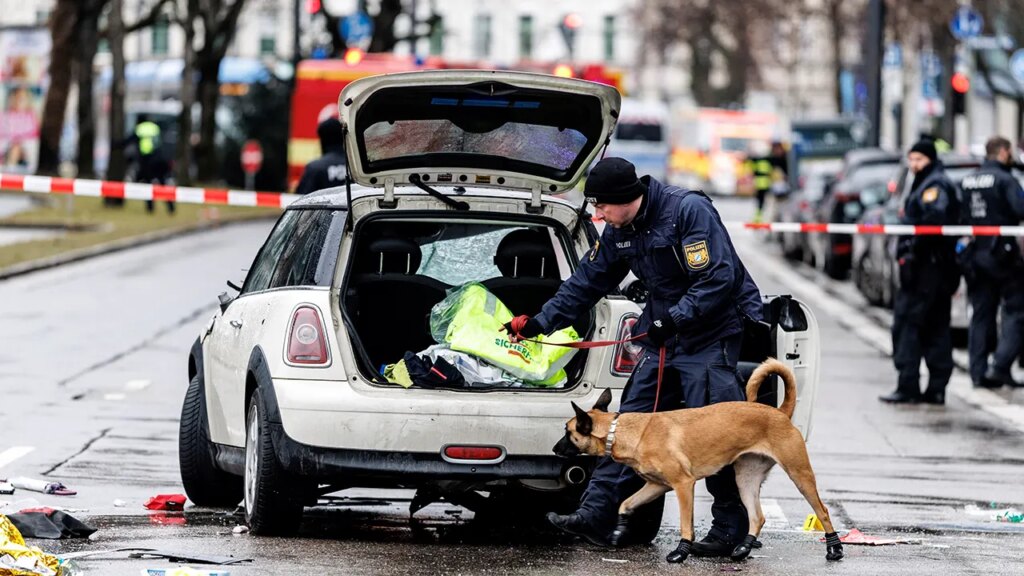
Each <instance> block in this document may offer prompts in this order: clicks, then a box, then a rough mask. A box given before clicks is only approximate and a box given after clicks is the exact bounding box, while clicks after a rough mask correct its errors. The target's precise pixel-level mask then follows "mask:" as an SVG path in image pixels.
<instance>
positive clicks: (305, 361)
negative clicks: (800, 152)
mask: <svg viewBox="0 0 1024 576" xmlns="http://www.w3.org/2000/svg"><path fill="white" fill-rule="evenodd" d="M340 109H341V119H342V123H343V125H344V126H345V127H346V130H347V132H346V138H347V149H348V159H349V166H350V170H351V178H352V182H353V185H352V186H351V187H350V188H348V189H347V188H346V187H339V188H332V189H328V190H322V191H319V192H317V193H314V194H311V195H309V196H306V197H304V198H302V199H300V200H298V201H297V202H295V203H293V204H292V205H291V206H289V207H288V209H287V210H285V211H284V213H283V214H282V216H281V218H280V219H279V220H278V222H277V225H276V226H275V227H274V229H273V231H272V232H271V233H270V236H269V237H268V238H267V240H266V243H265V244H264V245H263V247H262V248H261V249H260V251H259V253H258V255H257V256H256V259H255V261H254V262H253V264H252V266H251V267H250V269H249V272H248V275H247V277H246V279H245V282H244V284H243V286H242V287H241V289H240V293H239V294H238V296H236V297H234V298H231V297H229V296H227V294H222V295H221V310H220V313H219V314H217V315H216V316H214V318H213V319H212V320H211V321H210V322H209V324H208V325H207V326H206V327H205V329H204V330H203V331H202V333H201V334H200V335H199V338H198V339H197V340H196V342H195V344H194V345H193V347H192V349H191V351H190V354H189V361H188V371H189V378H190V384H189V388H188V392H187V394H186V396H185V401H184V406H183V408H182V416H181V426H180V465H181V475H182V481H183V483H184V487H185V491H186V493H187V494H188V496H189V498H190V499H191V500H192V501H193V502H194V503H195V504H197V505H203V506H234V505H236V504H237V503H238V502H239V500H243V501H244V506H245V515H246V521H247V522H248V524H249V526H250V527H251V529H252V531H253V533H257V534H267V533H279V534H282V533H283V534H287V533H292V532H294V531H295V530H296V529H297V528H298V526H299V524H300V521H301V518H302V512H303V506H306V505H313V504H315V503H316V501H317V497H318V496H319V495H321V494H327V493H330V492H334V491H338V490H341V489H345V488H350V487H405V488H416V489H418V493H417V498H416V499H414V501H413V506H412V511H413V512H415V511H416V510H417V509H418V508H420V507H422V506H424V505H426V504H429V503H430V502H432V501H435V500H438V499H441V498H443V499H445V500H447V501H449V502H453V503H456V504H461V505H463V506H466V507H468V508H471V509H473V510H476V511H480V510H482V509H484V508H486V507H488V506H494V505H497V504H498V503H501V502H505V503H508V502H510V500H509V499H508V498H509V496H512V497H513V498H512V500H511V502H512V503H513V504H512V506H513V507H514V508H516V509H517V510H518V511H522V510H525V509H527V508H530V507H531V506H535V507H541V508H543V507H550V508H548V509H557V508H558V507H561V508H562V509H565V508H568V509H572V508H573V507H574V506H575V504H576V503H577V499H578V496H579V493H580V491H581V490H582V488H583V486H585V483H586V481H587V478H588V475H589V472H590V470H591V469H592V467H593V462H591V461H589V460H587V459H585V458H581V459H579V460H573V461H569V460H566V459H563V458H561V457H558V456H556V455H555V454H554V453H553V452H552V447H553V446H554V444H555V443H556V442H557V441H558V439H559V438H560V437H561V436H562V435H563V432H564V425H565V422H566V420H567V419H568V418H569V417H570V416H571V415H572V409H571V407H570V406H569V401H570V400H573V401H575V402H577V403H578V404H580V405H582V406H589V405H592V404H593V403H594V402H595V401H596V400H597V397H598V396H599V394H600V392H601V391H602V390H603V389H605V388H611V389H612V390H613V391H615V392H616V394H615V396H616V398H618V395H619V392H620V391H621V389H622V388H623V386H625V384H626V380H627V378H628V376H629V374H630V371H631V370H632V368H633V366H634V363H635V359H636V354H637V352H638V349H637V347H635V346H631V345H630V346H615V347H609V348H598V349H593V350H589V351H580V352H578V353H577V354H576V355H575V357H574V358H573V359H572V361H571V362H570V363H569V364H568V365H567V366H566V368H565V369H566V373H567V376H568V381H567V382H566V383H565V384H564V385H562V386H560V387H557V388H540V387H529V386H518V387H494V386H489V387H477V386H474V385H473V383H472V382H469V383H468V384H467V386H466V387H464V388H462V389H427V388H421V387H418V386H412V387H411V388H403V387H401V386H398V385H394V384H390V383H388V382H387V381H386V380H385V379H384V378H382V377H381V375H380V374H381V366H382V365H385V364H390V363H394V362H396V361H397V360H399V359H401V358H402V357H403V355H404V354H405V353H406V352H414V353H416V352H420V351H422V350H424V349H425V348H427V347H428V346H430V345H432V344H434V341H433V339H432V337H431V331H430V328H429V326H428V317H429V314H430V311H431V308H432V307H433V305H434V304H436V303H437V302H438V301H440V300H441V299H442V298H444V297H445V294H446V290H448V289H450V288H452V287H454V286H459V285H462V284H464V283H466V282H470V281H477V282H481V283H482V284H483V285H484V286H486V287H487V288H488V289H489V290H490V291H491V292H492V293H493V294H495V295H496V296H497V297H498V298H499V299H500V300H501V301H502V302H503V303H504V304H505V305H507V306H508V307H509V309H510V310H511V311H512V312H513V313H515V314H535V313H537V312H538V311H539V309H540V307H541V305H542V304H543V303H544V302H545V301H546V300H547V299H548V298H550V297H551V296H552V295H553V294H554V293H555V292H556V290H557V289H558V287H559V285H560V284H561V282H562V281H563V280H564V279H566V278H568V277H569V275H570V274H571V273H572V271H573V269H574V268H575V267H576V265H577V263H578V262H579V261H580V259H581V258H582V257H583V256H584V254H585V253H586V252H587V250H588V248H589V247H590V246H591V245H592V244H593V242H594V240H595V239H596V232H595V230H594V228H593V225H592V224H591V222H590V217H589V215H588V214H586V213H585V212H582V211H581V210H579V209H577V208H575V207H574V206H573V205H571V204H569V203H567V202H565V201H562V200H558V199H555V198H553V196H552V195H554V194H557V193H562V192H565V191H566V190H569V189H571V188H572V187H573V186H574V185H575V184H576V183H577V181H578V180H579V179H580V177H581V175H582V174H583V173H584V171H585V170H586V168H587V167H588V166H589V165H590V163H591V162H592V161H593V160H594V158H595V157H596V156H597V155H598V154H599V153H600V150H601V148H602V146H603V145H604V144H605V143H606V142H607V141H608V136H609V134H610V133H611V131H612V129H613V128H614V125H615V119H616V117H617V114H618V110H619V95H618V93H617V92H616V91H615V90H614V89H613V88H611V87H608V86H604V85H600V84H594V83H590V82H584V81H579V80H571V79H564V78H557V77H553V76H544V75H535V74H525V73H513V72H490V71H430V72H416V73H409V74H395V75H386V76H377V77H372V78H366V79H362V80H358V81H356V82H353V83H352V84H351V85H349V86H348V87H347V88H345V90H344V92H342V94H341V98H340ZM765 311H766V313H767V316H768V318H769V322H767V323H766V324H765V325H764V326H763V331H762V330H753V331H751V333H750V334H747V339H746V340H747V344H746V345H745V347H744V352H743V359H744V360H746V361H749V362H759V361H761V360H763V359H764V358H765V357H767V356H769V355H772V356H776V357H778V358H780V359H783V360H784V361H785V362H787V364H789V365H790V366H791V367H793V368H794V369H795V371H796V374H797V377H798V379H799V391H800V392H799V394H800V397H799V399H798V403H797V413H796V415H795V417H794V419H795V421H796V424H797V426H798V427H800V429H801V430H802V431H803V432H804V434H805V435H806V434H807V433H808V432H809V427H810V412H811V405H812V404H813V397H814V392H815V388H816V384H817V381H818V357H819V350H818V330H817V324H816V322H815V320H814V317H813V315H812V314H811V313H810V311H809V310H808V309H807V308H806V307H804V306H803V305H802V304H800V303H798V302H796V301H794V300H792V299H790V298H788V297H775V298H767V299H766V300H765ZM639 313H640V308H639V306H638V304H637V303H636V302H633V301H631V300H629V299H627V298H626V297H625V296H622V295H619V294H612V295H609V296H608V297H606V298H603V299H602V300H601V301H600V302H598V304H597V305H596V306H595V307H594V308H593V310H592V311H591V312H590V314H589V315H588V316H586V317H584V318H580V319H579V321H578V322H577V323H576V326H575V327H576V329H577V331H578V332H579V334H580V335H581V336H582V337H584V338H585V339H588V340H591V339H592V340H608V339H621V338H623V337H625V336H627V335H628V334H629V330H630V326H631V325H632V323H633V322H634V321H635V318H636V317H637V315H638V314H639ZM499 336H500V334H495V337H499ZM745 366H746V367H747V369H748V370H749V369H750V366H752V364H749V363H748V364H746V365H745ZM762 391H763V398H762V399H763V401H765V402H770V403H777V402H780V401H781V398H780V397H777V393H776V392H775V388H774V387H773V386H762ZM524 490H529V491H532V492H531V493H530V496H529V497H515V496H516V495H519V496H521V495H522V491H524ZM485 495H486V496H485ZM542 511H543V509H541V510H537V512H542ZM538 517H539V516H538Z"/></svg>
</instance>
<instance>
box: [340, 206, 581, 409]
mask: <svg viewBox="0 0 1024 576" xmlns="http://www.w3.org/2000/svg"><path fill="white" fill-rule="evenodd" d="M567 237H568V232H567V231H566V230H565V229H564V227H563V226H561V225H560V224H557V223H553V222H552V221H550V220H545V221H540V220H538V219H530V218H517V219H498V218H497V217H493V216H491V217H481V216H477V215H466V214H459V215H455V216H445V215H438V214H437V213H432V214H428V213H423V214H421V215H419V216H414V215H400V216H399V215H394V214H381V215H372V216H368V217H366V218H364V219H363V220H361V221H360V222H359V224H358V225H357V227H356V230H355V234H354V239H355V243H354V245H353V249H352V252H351V256H350V259H351V261H350V263H349V266H348V270H349V272H348V276H347V278H346V281H345V284H344V289H343V291H342V301H341V305H342V307H343V309H344V310H345V311H346V313H347V316H348V318H349V319H350V321H351V324H352V328H354V330H355V333H356V334H355V336H356V338H355V340H357V341H358V344H360V345H361V347H362V349H363V350H364V351H365V355H362V354H359V355H357V356H360V371H361V372H363V374H364V375H365V376H371V375H372V376H374V378H373V379H372V381H375V382H377V383H379V384H382V385H384V384H386V381H385V380H384V378H383V377H382V368H383V367H384V366H385V365H390V364H394V363H396V362H398V361H399V360H402V359H403V357H404V356H405V354H406V353H407V352H412V353H414V354H421V353H423V352H424V350H426V349H427V348H428V347H430V346H433V345H435V344H438V342H437V341H436V340H435V337H434V336H433V335H432V333H431V311H432V309H433V307H434V306H435V305H436V304H437V303H438V302H440V301H442V300H443V299H444V298H445V297H446V295H447V294H448V293H449V291H451V290H453V289H455V288H458V287H460V286H463V285H465V284H467V283H472V282H478V283H479V284H481V285H482V286H484V287H485V288H486V289H487V290H488V291H489V292H490V293H491V294H493V295H494V296H496V297H497V299H498V300H499V301H500V302H501V303H502V304H504V305H505V306H506V307H507V308H508V310H509V311H510V312H511V313H512V314H513V315H519V314H529V315H535V314H537V313H538V312H539V311H540V309H541V307H542V306H543V304H544V303H545V302H547V301H548V299H550V298H551V297H552V296H554V294H555V292H556V291H557V290H558V288H559V286H560V285H561V282H562V279H563V278H567V277H568V276H569V274H571V266H570V262H575V261H576V260H577V259H578V257H577V256H576V255H575V254H574V253H572V252H571V251H568V250H567V249H566V247H567V246H571V244H570V243H569V242H568V240H567ZM592 324H593V315H592V314H590V315H587V316H586V317H585V318H582V319H581V320H580V321H579V322H578V323H577V324H576V325H575V326H574V328H575V329H576V331H577V333H578V334H579V336H580V338H586V337H587V336H588V335H589V334H590V333H591V331H592ZM494 336H495V337H500V336H501V334H500V333H497V332H496V333H495V335H494ZM586 356H587V354H586V351H582V350H581V351H578V352H576V353H575V355H574V356H573V358H572V360H570V361H569V363H568V364H567V365H566V367H565V372H566V375H567V382H566V383H565V384H564V385H562V386H558V387H557V389H564V388H568V387H572V386H574V385H575V384H576V382H578V380H579V378H580V375H581V373H582V368H583V366H584V363H585V360H586ZM386 385H388V386H392V385H393V384H386ZM502 387H503V386H495V385H491V386H484V385H480V383H474V382H470V379H469V378H467V386H466V387H465V389H474V390H493V389H496V388H502ZM504 387H508V386H504ZM525 388H528V389H533V388H536V389H537V390H548V389H551V388H547V387H533V386H529V385H527V386H525Z"/></svg>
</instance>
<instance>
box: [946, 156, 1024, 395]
mask: <svg viewBox="0 0 1024 576" xmlns="http://www.w3.org/2000/svg"><path fill="white" fill-rule="evenodd" d="M1012 158H1013V151H1012V148H1011V146H1010V141H1009V140H1007V139H1005V138H1000V137H995V138H992V139H990V140H989V141H988V142H987V143H986V144H985V163H984V164H982V165H981V168H980V169H978V171H977V172H975V173H974V174H971V175H969V176H967V177H966V178H964V180H963V184H962V185H961V187H962V188H963V191H964V206H963V213H964V219H965V220H966V221H967V223H968V224H972V225H974V226H1015V225H1017V224H1018V223H1019V222H1020V220H1021V218H1024V190H1022V189H1021V186H1020V183H1019V182H1017V179H1016V178H1014V177H1013V175H1012V174H1010V163H1011V161H1012ZM961 256H962V258H961V261H962V262H963V263H964V275H965V276H966V277H967V293H968V296H969V298H970V300H971V306H972V307H973V308H974V315H973V316H972V317H971V326H970V329H969V332H968V339H967V348H968V353H969V354H970V361H971V380H972V381H973V382H974V385H975V386H981V387H985V388H999V387H1000V386H1002V385H1004V384H1005V385H1008V386H1015V387H1020V386H1022V385H1021V384H1020V383H1018V382H1015V381H1014V380H1013V377H1012V376H1010V365H1011V363H1012V362H1013V360H1014V358H1016V357H1017V354H1018V353H1019V352H1020V347H1021V335H1022V331H1024V260H1022V259H1021V254H1020V247H1019V245H1018V244H1017V242H1016V240H1015V239H1014V238H1010V237H1006V236H998V237H996V236H977V237H975V238H974V239H973V241H972V242H971V244H970V245H968V246H967V248H966V249H965V250H964V252H963V253H962V254H961ZM1000 299H1002V302H1003V319H1002V322H1003V330H1002V335H1001V337H1000V338H999V344H998V347H997V346H995V343H994V342H993V341H992V340H993V338H994V337H995V333H996V316H997V312H998V311H999V302H1000ZM993 348H995V354H993V355H992V362H991V363H989V361H988V353H989V352H990V351H991V350H992V349H993Z"/></svg>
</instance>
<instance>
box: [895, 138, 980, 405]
mask: <svg viewBox="0 0 1024 576" xmlns="http://www.w3.org/2000/svg"><path fill="white" fill-rule="evenodd" d="M907 164H908V165H909V168H910V171H911V173H913V174H914V181H913V183H912V184H911V188H910V195H908V196H907V199H906V201H905V203H904V205H903V209H902V216H901V217H900V224H914V225H922V224H925V225H935V226H942V225H954V224H957V223H958V221H959V218H960V203H959V200H958V197H957V193H956V186H954V185H953V183H952V182H950V180H949V178H948V177H946V171H945V170H944V169H943V167H942V163H940V162H939V160H938V158H937V155H936V153H935V144H934V143H933V142H932V141H931V140H921V141H919V142H918V143H917V144H914V147H913V148H911V149H910V152H909V153H908V154H907ZM896 257H897V260H898V262H899V270H900V288H899V292H897V293H896V302H895V303H894V306H893V322H892V349H893V354H892V359H893V363H894V364H896V370H897V371H899V383H898V384H897V387H896V391H895V392H893V393H892V394H888V395H886V396H881V397H880V398H879V399H880V400H882V401H883V402H890V403H898V404H902V403H914V402H921V401H924V402H926V403H928V404H944V403H945V402H946V384H948V383H949V377H950V376H951V375H952V374H953V342H952V338H951V336H950V327H949V321H950V318H949V311H950V305H951V301H952V297H953V293H954V292H956V289H957V286H958V285H959V283H960V271H959V268H958V266H957V263H956V239H954V238H947V237H945V236H901V237H900V239H899V242H898V243H897V245H896ZM922 356H923V357H924V360H925V363H926V364H927V365H928V388H927V389H926V390H925V392H924V395H923V396H922V395H921V382H920V380H921V376H920V369H921V357H922Z"/></svg>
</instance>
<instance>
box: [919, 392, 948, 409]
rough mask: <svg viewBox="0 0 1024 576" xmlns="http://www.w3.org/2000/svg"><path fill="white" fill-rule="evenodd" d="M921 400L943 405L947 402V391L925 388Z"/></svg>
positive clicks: (926, 402)
mask: <svg viewBox="0 0 1024 576" xmlns="http://www.w3.org/2000/svg"><path fill="white" fill-rule="evenodd" d="M921 402H924V403H925V404H937V405H939V406H941V405H943V404H945V403H946V391H945V390H932V389H928V390H925V391H924V395H922V396H921Z"/></svg>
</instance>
